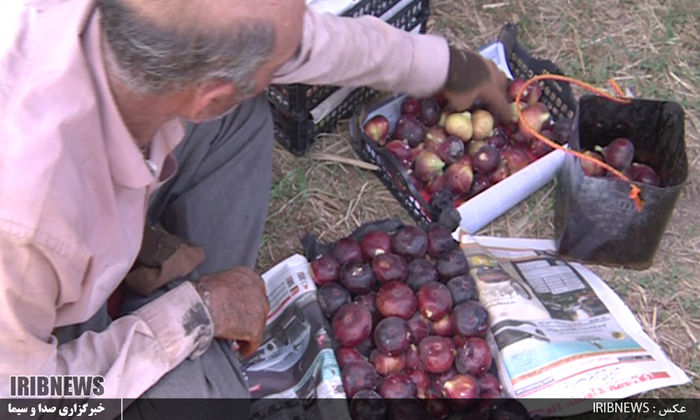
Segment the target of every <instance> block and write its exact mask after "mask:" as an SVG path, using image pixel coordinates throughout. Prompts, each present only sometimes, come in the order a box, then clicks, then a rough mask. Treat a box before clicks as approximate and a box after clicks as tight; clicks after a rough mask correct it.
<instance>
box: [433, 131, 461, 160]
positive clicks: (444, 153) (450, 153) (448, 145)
mask: <svg viewBox="0 0 700 420" xmlns="http://www.w3.org/2000/svg"><path fill="white" fill-rule="evenodd" d="M437 152H438V156H440V159H442V161H443V162H445V164H446V165H452V164H453V163H457V162H459V160H460V159H461V158H462V156H464V142H463V141H462V140H460V138H459V137H457V136H448V137H447V138H446V139H445V141H444V142H442V144H441V145H440V147H438V150H437Z"/></svg>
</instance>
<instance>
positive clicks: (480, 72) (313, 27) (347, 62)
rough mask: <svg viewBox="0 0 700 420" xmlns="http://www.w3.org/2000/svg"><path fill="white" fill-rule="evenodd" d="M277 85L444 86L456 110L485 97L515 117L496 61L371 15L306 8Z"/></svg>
mask: <svg viewBox="0 0 700 420" xmlns="http://www.w3.org/2000/svg"><path fill="white" fill-rule="evenodd" d="M273 83H307V84H327V85H341V86H370V87H373V88H376V89H380V90H385V91H390V92H395V93H405V94H409V95H413V96H417V97H426V96H429V95H432V94H434V93H436V92H438V91H440V90H442V91H444V93H445V95H446V97H447V99H448V100H449V102H450V105H451V106H452V107H453V108H454V109H456V110H463V109H467V108H469V107H471V106H472V104H474V102H475V101H476V100H477V99H481V100H482V101H484V103H485V104H486V105H487V106H488V108H489V109H490V110H491V111H493V112H495V113H496V114H497V115H498V116H499V117H500V118H504V119H512V118H513V111H512V108H511V107H510V105H509V104H508V101H507V100H506V87H507V79H506V77H505V75H504V74H503V73H502V72H501V71H500V70H498V67H497V66H496V65H495V64H494V63H493V62H490V61H488V60H485V59H483V58H482V57H481V56H480V55H479V54H477V53H474V52H471V51H460V50H457V49H455V48H450V47H448V44H447V41H446V40H445V39H444V38H442V37H439V36H436V35H430V34H427V35H421V34H413V33H408V32H406V31H403V30H400V29H397V28H394V27H392V26H390V25H389V24H387V23H385V22H383V21H381V20H380V19H378V18H376V17H373V16H362V17H359V18H347V17H338V16H334V15H332V14H329V13H316V12H314V11H313V10H311V9H307V12H306V15H305V19H304V36H303V39H302V44H301V48H300V51H299V54H298V55H297V56H296V57H294V58H293V59H292V60H290V61H289V62H287V63H286V64H285V65H284V66H282V68H280V69H279V71H278V72H277V74H276V77H275V78H274V79H273Z"/></svg>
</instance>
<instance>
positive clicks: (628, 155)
mask: <svg viewBox="0 0 700 420" xmlns="http://www.w3.org/2000/svg"><path fill="white" fill-rule="evenodd" d="M602 153H603V157H604V158H605V162H606V163H607V164H608V165H610V166H612V167H613V168H615V169H617V170H618V171H624V170H625V169H627V168H628V167H629V166H630V165H631V164H632V160H633V159H634V144H632V142H631V141H629V139H626V138H624V137H620V138H617V139H615V140H613V141H612V142H611V143H610V144H609V145H607V146H606V147H605V148H604V149H603V152H602Z"/></svg>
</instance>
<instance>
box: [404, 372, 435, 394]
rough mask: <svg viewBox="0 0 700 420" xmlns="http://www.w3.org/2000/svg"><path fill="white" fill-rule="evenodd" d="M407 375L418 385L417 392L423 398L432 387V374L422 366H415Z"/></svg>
mask: <svg viewBox="0 0 700 420" xmlns="http://www.w3.org/2000/svg"><path fill="white" fill-rule="evenodd" d="M406 375H408V377H409V378H411V381H413V383H414V384H415V385H416V393H417V394H418V398H423V397H424V396H425V394H426V392H428V390H429V389H430V376H428V374H427V373H426V372H425V371H424V370H423V369H421V368H419V367H414V368H410V369H408V370H407V371H406Z"/></svg>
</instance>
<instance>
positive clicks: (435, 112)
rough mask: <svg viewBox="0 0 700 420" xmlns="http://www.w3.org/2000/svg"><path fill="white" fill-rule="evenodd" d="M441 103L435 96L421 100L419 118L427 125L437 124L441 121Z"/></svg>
mask: <svg viewBox="0 0 700 420" xmlns="http://www.w3.org/2000/svg"><path fill="white" fill-rule="evenodd" d="M441 112H442V110H441V109H440V104H438V101H437V100H436V99H434V98H426V99H423V100H421V101H420V106H419V108H418V119H419V120H420V121H421V122H422V123H423V124H425V125H426V126H427V127H431V126H434V125H437V123H438V122H439V121H440V113H441Z"/></svg>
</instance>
